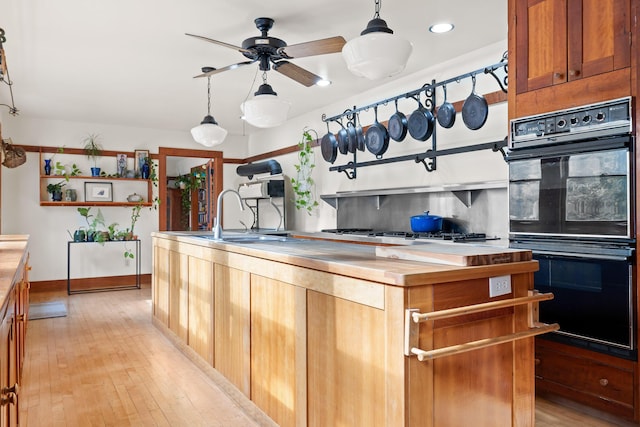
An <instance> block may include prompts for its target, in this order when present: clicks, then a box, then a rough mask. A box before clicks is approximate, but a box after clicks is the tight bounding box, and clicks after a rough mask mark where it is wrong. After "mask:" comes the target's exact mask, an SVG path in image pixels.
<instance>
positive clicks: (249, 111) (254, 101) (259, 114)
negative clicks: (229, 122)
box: [240, 83, 291, 128]
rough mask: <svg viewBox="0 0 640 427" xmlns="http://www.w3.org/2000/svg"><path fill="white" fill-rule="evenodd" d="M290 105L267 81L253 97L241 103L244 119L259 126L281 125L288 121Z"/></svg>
mask: <svg viewBox="0 0 640 427" xmlns="http://www.w3.org/2000/svg"><path fill="white" fill-rule="evenodd" d="M290 107H291V104H290V103H289V102H287V101H284V100H282V99H280V98H278V94H277V93H276V92H274V90H273V88H272V87H271V85H269V84H267V83H263V84H261V85H260V87H259V88H258V91H257V92H256V93H255V94H254V97H253V98H251V99H249V100H247V101H245V102H243V103H242V104H240V109H241V110H242V114H243V117H244V120H245V121H246V122H247V123H249V124H250V125H253V126H255V127H258V128H272V127H276V126H280V125H281V124H283V123H284V122H286V121H287V115H288V114H289V108H290Z"/></svg>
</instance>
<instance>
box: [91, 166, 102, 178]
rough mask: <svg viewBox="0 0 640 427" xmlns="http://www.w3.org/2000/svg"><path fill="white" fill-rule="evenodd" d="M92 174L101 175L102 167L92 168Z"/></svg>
mask: <svg viewBox="0 0 640 427" xmlns="http://www.w3.org/2000/svg"><path fill="white" fill-rule="evenodd" d="M91 176H100V168H91Z"/></svg>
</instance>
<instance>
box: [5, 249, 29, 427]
mask: <svg viewBox="0 0 640 427" xmlns="http://www.w3.org/2000/svg"><path fill="white" fill-rule="evenodd" d="M15 237H16V238H15V239H12V238H11V236H0V256H1V257H2V260H3V263H2V265H0V288H2V290H3V294H4V295H6V298H5V299H4V301H3V302H2V303H1V304H0V427H13V426H17V425H19V422H18V416H19V400H20V385H21V378H22V368H23V366H24V348H25V347H24V344H25V338H26V326H27V320H28V311H29V310H28V304H29V275H28V272H29V270H30V267H29V261H28V260H29V253H28V252H27V240H28V238H27V236H15ZM5 248H6V249H5Z"/></svg>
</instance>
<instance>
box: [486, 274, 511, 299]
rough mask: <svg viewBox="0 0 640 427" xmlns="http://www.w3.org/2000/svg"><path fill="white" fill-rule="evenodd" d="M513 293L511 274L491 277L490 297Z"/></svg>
mask: <svg viewBox="0 0 640 427" xmlns="http://www.w3.org/2000/svg"><path fill="white" fill-rule="evenodd" d="M510 293H511V276H498V277H489V297H490V298H493V297H498V296H500V295H506V294H510Z"/></svg>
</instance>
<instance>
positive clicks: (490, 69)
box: [322, 52, 508, 179]
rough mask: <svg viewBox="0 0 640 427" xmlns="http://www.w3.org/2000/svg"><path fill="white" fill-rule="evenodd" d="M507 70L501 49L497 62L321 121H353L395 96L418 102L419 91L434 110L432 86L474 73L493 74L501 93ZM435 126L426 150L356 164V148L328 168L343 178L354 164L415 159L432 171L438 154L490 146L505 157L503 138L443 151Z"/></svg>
mask: <svg viewBox="0 0 640 427" xmlns="http://www.w3.org/2000/svg"><path fill="white" fill-rule="evenodd" d="M500 69H502V70H503V71H504V74H505V75H504V77H502V78H500V76H498V75H497V73H496V71H498V70H500ZM507 71H508V58H507V52H505V53H504V54H503V55H502V59H501V60H500V62H497V63H495V64H492V65H489V66H486V67H483V68H479V69H477V70H473V71H469V72H467V73H464V74H460V75H458V76H455V77H451V78H450V79H447V80H443V81H435V80H432V81H431V83H425V84H424V85H422V87H420V88H418V89H414V90H412V91H409V92H405V93H403V94H400V95H396V96H393V97H390V98H386V99H383V100H381V101H377V102H374V103H372V104H369V105H364V106H362V107H357V106H354V107H353V108H350V109H346V110H345V111H344V112H342V113H341V114H337V115H335V116H331V117H327V116H326V114H323V115H322V121H323V122H325V123H327V126H328V124H329V122H341V121H342V119H343V118H346V119H347V121H353V120H355V117H356V115H357V114H359V113H360V112H361V111H368V110H369V109H371V108H377V107H379V106H380V105H387V104H389V103H390V102H397V101H398V100H399V99H403V98H405V99H407V98H413V99H415V100H416V101H417V102H418V103H420V102H421V101H420V94H421V93H422V92H424V94H425V96H426V100H425V101H424V105H425V107H427V108H428V109H430V110H431V111H432V112H433V111H434V110H435V106H436V105H437V104H436V89H437V88H438V87H441V86H446V85H447V84H450V83H454V82H455V83H460V82H461V81H462V80H464V79H467V78H475V76H476V75H478V74H489V75H491V76H493V78H494V79H495V80H496V82H497V83H498V86H500V90H502V92H504V93H507V86H508V77H507V74H508V73H507ZM435 129H436V127H434V131H433V134H432V135H431V148H430V149H428V150H427V151H426V152H423V153H418V154H410V155H405V156H398V157H390V158H386V159H383V158H380V156H378V158H377V159H376V160H371V161H365V162H360V163H358V161H357V150H356V152H354V153H353V160H352V161H350V162H348V163H346V164H344V165H340V166H331V167H330V168H329V170H330V171H338V172H344V173H345V174H346V175H347V178H349V179H355V178H356V177H357V173H356V171H357V168H358V167H366V166H374V165H380V164H387V163H397V162H404V161H415V162H416V163H422V164H423V165H424V167H425V169H426V170H427V171H428V172H433V171H435V170H436V158H437V157H438V156H446V155H450V154H459V153H466V152H471V151H479V150H487V149H491V150H492V151H494V152H497V151H500V152H501V153H502V156H503V157H504V156H505V152H504V147H506V146H507V138H506V137H505V139H504V140H500V141H493V142H487V143H482V144H475V145H468V146H464V147H457V148H451V149H445V150H437V145H436V130H435Z"/></svg>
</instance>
